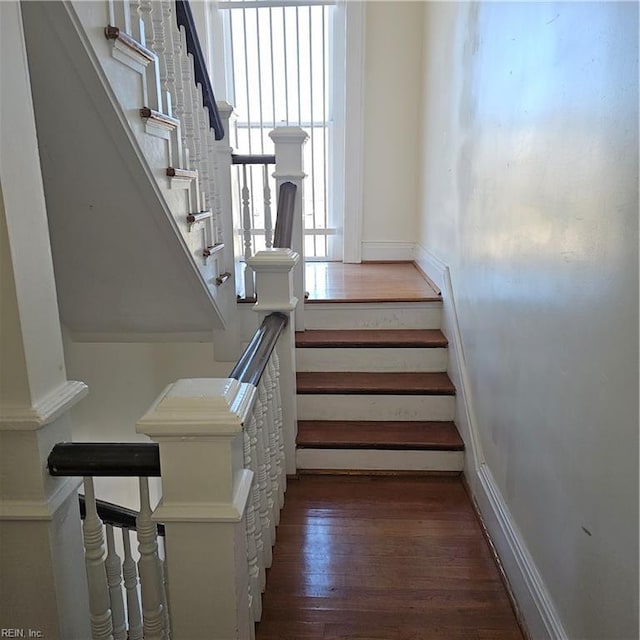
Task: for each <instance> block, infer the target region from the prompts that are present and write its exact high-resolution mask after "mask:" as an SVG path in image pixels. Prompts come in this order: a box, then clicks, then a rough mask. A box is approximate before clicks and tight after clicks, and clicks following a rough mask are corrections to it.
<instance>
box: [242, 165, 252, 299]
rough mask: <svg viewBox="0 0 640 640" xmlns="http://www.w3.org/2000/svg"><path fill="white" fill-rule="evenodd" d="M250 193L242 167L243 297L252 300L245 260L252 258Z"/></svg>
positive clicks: (249, 276) (250, 272) (249, 272)
mask: <svg viewBox="0 0 640 640" xmlns="http://www.w3.org/2000/svg"><path fill="white" fill-rule="evenodd" d="M250 198H251V193H250V192H249V186H248V182H247V165H246V164H243V165H242V229H243V233H244V261H245V270H244V295H245V298H252V297H253V296H254V295H255V288H254V284H253V271H252V270H251V269H250V268H249V266H248V264H247V260H249V258H251V256H252V248H251V210H250V208H249V202H250Z"/></svg>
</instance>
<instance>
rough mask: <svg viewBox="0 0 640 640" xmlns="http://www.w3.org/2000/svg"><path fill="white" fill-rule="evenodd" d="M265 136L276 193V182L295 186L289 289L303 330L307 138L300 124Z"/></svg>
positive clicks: (277, 188) (298, 328) (278, 191)
mask: <svg viewBox="0 0 640 640" xmlns="http://www.w3.org/2000/svg"><path fill="white" fill-rule="evenodd" d="M269 137H270V138H271V139H272V140H273V144H274V147H275V152H276V170H275V173H274V174H273V177H274V178H275V179H276V193H277V194H279V193H280V185H281V184H283V183H284V182H292V183H293V184H295V185H296V187H297V190H296V200H295V208H294V217H293V233H292V238H291V247H290V248H291V249H293V250H294V251H295V252H296V253H298V255H300V257H301V258H302V259H301V260H300V262H299V263H298V264H297V265H296V267H295V269H294V272H293V290H294V292H295V295H296V297H297V298H298V299H299V300H300V302H301V304H300V307H299V308H298V311H297V313H296V329H297V330H298V331H303V330H304V304H302V303H304V295H305V284H304V211H303V208H302V203H303V202H304V200H303V195H304V178H305V177H306V175H307V174H306V173H305V172H304V154H303V147H304V145H305V143H306V142H307V140H308V139H309V136H308V134H307V133H306V132H305V131H304V130H303V129H301V128H300V127H277V128H275V129H274V130H273V131H271V133H269Z"/></svg>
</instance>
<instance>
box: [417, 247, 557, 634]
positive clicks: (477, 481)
mask: <svg viewBox="0 0 640 640" xmlns="http://www.w3.org/2000/svg"><path fill="white" fill-rule="evenodd" d="M414 259H415V262H416V263H417V264H418V266H419V267H420V268H421V269H422V270H423V271H424V272H425V274H426V275H427V276H428V277H429V278H430V279H431V280H432V281H433V282H434V284H436V285H437V286H438V287H439V288H440V291H441V292H442V302H443V316H442V332H443V333H444V334H445V336H446V337H447V339H448V340H449V367H448V373H449V376H450V377H451V380H452V381H453V383H454V385H455V386H456V390H457V395H456V418H455V420H456V424H457V426H458V430H459V431H460V435H461V436H462V439H463V440H464V443H465V462H464V473H465V477H466V479H467V482H468V484H469V488H470V490H471V494H472V496H473V499H474V501H475V502H476V505H477V507H478V510H479V511H480V514H481V515H482V518H483V520H484V523H485V525H486V528H487V531H488V533H489V536H490V537H491V540H492V542H493V544H494V546H495V549H496V552H497V554H498V556H499V558H500V561H501V563H502V566H503V568H504V571H505V574H506V576H507V579H508V581H509V585H510V587H511V590H512V592H513V594H514V597H515V600H516V603H517V606H518V609H519V613H520V615H521V617H522V620H523V621H524V624H525V626H526V628H527V630H528V632H529V635H530V637H531V638H535V640H547V639H549V640H566V638H567V637H568V636H567V634H566V632H565V630H564V628H563V625H562V622H561V620H560V618H559V616H558V613H557V611H556V609H555V607H554V605H553V602H552V600H551V596H550V594H549V592H548V590H547V588H546V586H545V584H544V582H543V580H542V577H541V575H540V572H539V571H538V569H537V567H536V565H535V562H534V560H533V558H532V557H531V554H530V553H529V550H528V549H527V546H526V544H525V541H524V539H523V537H522V534H521V533H520V530H519V528H518V526H517V524H516V522H515V520H514V519H513V516H512V515H511V512H510V510H509V507H508V505H507V502H506V500H505V498H504V496H503V495H502V493H501V492H500V489H499V487H498V485H497V484H496V482H495V480H494V478H493V475H492V473H491V469H490V468H489V466H488V465H487V464H486V462H485V459H484V453H483V450H482V442H481V439H480V432H479V427H478V421H477V418H476V415H475V413H474V404H473V396H472V392H471V384H470V380H469V373H468V371H467V365H466V362H465V356H464V345H463V338H462V335H461V331H460V324H459V322H458V315H457V310H456V302H455V294H454V291H453V286H452V283H451V273H450V269H449V266H448V265H447V264H445V263H444V262H443V261H442V260H441V259H440V258H439V257H438V256H436V255H435V254H433V253H432V252H431V251H429V250H428V249H425V248H424V247H423V246H421V245H419V244H418V245H416V250H415V258H414Z"/></svg>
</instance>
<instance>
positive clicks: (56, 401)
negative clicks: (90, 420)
mask: <svg viewBox="0 0 640 640" xmlns="http://www.w3.org/2000/svg"><path fill="white" fill-rule="evenodd" d="M88 392H89V388H88V387H87V385H86V384H85V383H84V382H78V381H76V380H67V381H66V382H65V383H64V384H62V385H60V386H59V387H58V388H57V389H54V390H53V391H52V392H51V393H49V394H47V395H46V396H45V397H44V398H42V399H41V400H39V401H37V402H36V403H34V404H33V405H32V406H17V405H14V406H7V405H5V406H4V407H2V408H1V409H0V431H36V430H37V429H41V428H42V427H44V426H45V425H47V424H49V423H51V422H53V421H54V420H56V419H57V418H59V417H60V416H61V415H62V414H63V413H66V412H67V411H69V409H71V407H73V405H75V404H76V403H77V402H79V401H80V400H82V398H84V397H85V396H86V395H87V393H88Z"/></svg>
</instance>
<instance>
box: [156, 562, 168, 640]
mask: <svg viewBox="0 0 640 640" xmlns="http://www.w3.org/2000/svg"><path fill="white" fill-rule="evenodd" d="M158 567H159V570H160V583H161V584H162V593H161V595H162V624H163V627H164V637H165V638H166V640H171V621H170V619H169V603H168V602H167V591H168V587H167V585H168V584H169V576H168V575H167V564H166V562H165V561H164V560H162V559H160V561H159V563H158Z"/></svg>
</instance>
